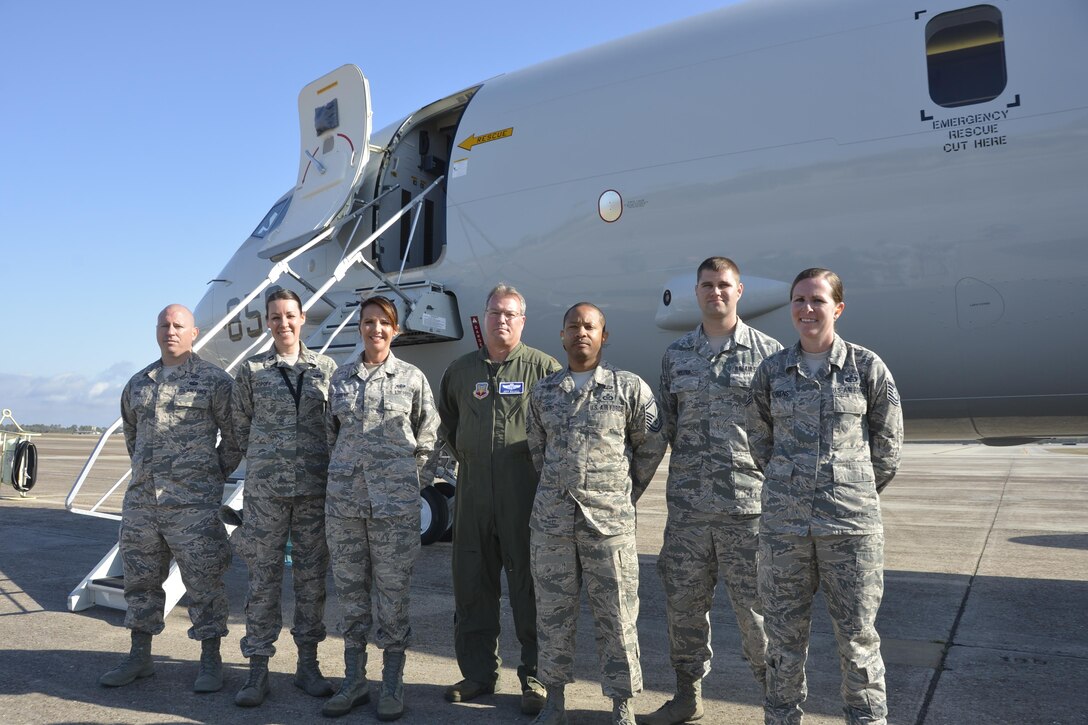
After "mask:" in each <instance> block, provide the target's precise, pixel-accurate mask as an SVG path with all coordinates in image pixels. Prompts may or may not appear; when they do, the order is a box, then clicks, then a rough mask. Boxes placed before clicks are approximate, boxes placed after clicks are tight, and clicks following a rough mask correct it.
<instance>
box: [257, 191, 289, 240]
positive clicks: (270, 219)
mask: <svg viewBox="0 0 1088 725" xmlns="http://www.w3.org/2000/svg"><path fill="white" fill-rule="evenodd" d="M289 206H291V197H290V196H289V197H287V198H286V199H281V200H280V201H277V202H276V203H275V204H273V205H272V208H271V209H269V210H268V213H267V214H265V215H264V219H261V223H260V224H258V225H257V228H256V229H254V230H253V234H251V235H250V236H253V237H257V239H264V238H265V237H266V236H268V233H269V232H270V231H272V230H273V229H275V228H276V227H278V226H279V225H280V222H282V221H283V218H284V217H285V216H286V215H287V207H289Z"/></svg>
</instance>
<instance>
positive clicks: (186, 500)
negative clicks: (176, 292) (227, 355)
mask: <svg viewBox="0 0 1088 725" xmlns="http://www.w3.org/2000/svg"><path fill="white" fill-rule="evenodd" d="M198 332H199V331H198V330H197V328H196V325H195V322H194V320H193V313H192V312H190V311H189V310H188V309H186V308H185V307H182V306H181V305H170V306H168V307H167V308H166V309H164V310H163V311H162V312H161V313H159V319H158V327H157V333H156V339H157V340H158V343H159V349H160V350H161V352H162V358H161V359H160V360H157V361H156V362H154V363H152V364H151V365H148V366H147V367H146V368H144V369H143V370H141V371H140V372H138V373H136V375H134V376H133V377H132V379H131V380H129V382H128V384H127V385H126V386H125V389H124V392H123V393H122V394H121V418H122V420H123V422H124V432H125V443H126V445H127V446H128V453H129V456H130V457H131V458H132V479H131V480H130V481H129V484H128V489H127V490H126V491H125V500H124V504H123V506H122V510H121V537H120V551H121V561H122V563H123V565H124V575H125V602H126V604H127V605H128V611H127V612H126V614H125V626H126V627H128V628H129V629H131V630H132V647H131V650H130V651H129V655H128V657H127V658H126V659H125V660H124V661H123V662H121V664H120V665H118V666H117V667H115V668H114V669H112V670H110V671H109V672H107V673H106V674H104V675H102V677H100V678H99V680H98V681H99V683H101V684H102V685H105V686H107V687H119V686H121V685H127V684H128V683H130V682H132V681H133V680H135V679H137V678H140V677H148V676H150V675H153V674H154V668H153V666H152V664H151V638H152V636H154V635H156V634H158V633H159V632H161V631H162V630H163V626H164V625H163V613H164V608H165V602H166V595H165V592H164V591H163V588H162V584H163V582H164V581H165V580H166V577H167V575H168V573H169V569H170V559H171V557H172V558H174V559H175V560H176V561H177V563H178V568H179V569H180V570H181V578H182V581H183V582H184V583H185V588H186V590H187V591H188V593H189V599H190V602H191V603H190V605H189V619H190V620H192V623H193V626H192V627H191V628H190V629H189V637H190V638H192V639H197V640H200V642H201V649H202V653H201V656H200V673H199V675H198V676H197V678H196V682H195V683H194V685H193V689H194V690H195V691H197V692H215V691H217V690H220V689H221V688H222V687H223V661H222V659H221V657H220V655H219V641H220V638H222V637H223V635H225V634H226V633H227V593H226V590H225V588H224V586H223V574H224V572H225V571H226V569H227V567H228V566H229V565H230V558H231V556H230V545H229V544H228V543H227V532H226V529H225V528H224V527H223V524H222V522H220V520H219V513H218V512H219V505H220V503H221V501H222V497H223V483H224V481H225V480H226V478H227V476H228V475H229V474H230V473H231V471H233V470H234V468H235V467H236V466H237V465H238V462H239V461H240V460H241V457H242V454H241V452H240V451H239V449H238V446H237V444H236V443H235V438H234V427H233V425H232V423H231V416H230V393H231V378H230V376H229V375H227V374H226V373H225V372H223V371H222V370H220V369H219V368H217V367H216V366H215V365H212V364H211V363H209V362H206V361H204V360H201V359H200V358H199V357H197V355H196V354H195V353H194V352H193V342H194V341H195V340H196V336H197V333H198ZM217 432H218V433H220V434H221V435H222V441H221V442H220V443H219V445H218V446H216V433H217Z"/></svg>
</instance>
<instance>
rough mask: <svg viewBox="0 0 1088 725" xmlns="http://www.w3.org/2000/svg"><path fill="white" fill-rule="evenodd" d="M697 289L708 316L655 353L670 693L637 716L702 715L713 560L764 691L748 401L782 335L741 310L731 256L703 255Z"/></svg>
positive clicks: (673, 718)
mask: <svg viewBox="0 0 1088 725" xmlns="http://www.w3.org/2000/svg"><path fill="white" fill-rule="evenodd" d="M696 274H697V276H696V286H695V295H696V299H697V301H698V302H699V307H700V309H701V310H702V317H703V321H702V323H700V325H699V326H698V327H696V328H695V329H694V330H693V331H691V332H689V333H688V334H687V335H684V336H683V337H681V338H680V339H679V340H677V341H676V342H674V343H673V344H672V345H670V346H669V348H668V349H667V350H666V351H665V356H664V358H663V359H662V361H661V388H660V396H659V397H660V400H661V410H662V416H663V417H664V420H665V437H666V438H667V439H668V441H669V443H670V444H671V446H672V455H671V457H670V458H669V479H668V485H667V495H666V498H667V501H668V507H669V518H668V522H667V523H666V525H665V541H664V544H663V545H662V547H661V555H660V556H659V557H658V560H657V570H658V573H659V574H660V575H661V581H662V583H663V584H664V588H665V596H666V601H665V603H666V614H667V618H668V631H669V654H670V661H671V663H672V666H673V669H674V670H675V671H676V695H675V696H674V697H673V699H671V700H669V701H668V702H666V703H665V704H664V705H663V706H662V707H661V708H660V709H659V710H657V711H656V712H654V713H653V714H651V715H647V716H643V717H640V718H639V720H640V722H641V723H643V725H674V723H681V722H686V721H688V720H690V719H696V718H699V717H701V716H702V714H703V706H702V687H701V685H702V679H703V677H705V676H706V675H707V674H708V673H709V672H710V659H711V657H712V656H713V650H712V649H711V646H710V612H711V607H712V604H713V602H714V589H715V586H716V585H717V583H718V576H719V572H720V574H721V576H722V578H723V579H724V580H725V587H726V591H727V592H728V594H729V599H730V602H731V603H732V605H733V612H734V613H735V614H736V617H737V626H738V628H739V629H740V636H741V649H742V652H743V654H744V659H745V660H746V661H747V662H748V665H749V666H750V667H751V668H752V672H753V674H754V675H755V679H756V682H757V683H758V685H759V689H760V692H762V691H763V679H764V672H765V670H766V665H765V663H764V658H765V655H766V647H767V637H766V635H765V634H764V633H763V615H762V614H761V612H762V608H761V607H760V605H759V591H758V589H757V584H756V549H757V547H758V544H759V511H760V508H759V497H760V491H761V489H762V487H763V475H762V474H761V473H760V472H759V470H757V469H756V467H755V464H754V463H753V461H752V456H751V454H750V453H749V452H748V435H747V433H746V431H745V421H744V415H745V413H744V410H745V408H744V405H745V401H746V399H747V397H748V392H749V385H750V384H751V380H752V376H753V375H754V374H755V371H756V368H758V367H759V364H760V363H761V362H763V359H764V358H765V357H767V356H768V355H771V354H773V353H775V352H778V351H779V350H781V349H782V346H781V345H780V344H779V343H778V341H777V340H775V339H773V338H771V337H768V336H767V335H764V334H763V333H761V332H759V331H758V330H755V329H753V328H751V327H749V326H748V325H746V324H744V322H743V321H742V320H741V319H740V318H739V317H738V316H737V302H738V301H739V300H740V298H741V295H742V294H743V292H744V285H743V284H742V283H741V282H740V272H739V270H738V269H737V266H736V264H735V263H734V262H733V261H732V260H730V259H728V258H726V257H710V258H709V259H706V260H704V261H703V263H702V264H700V265H699V268H698V270H697V273H696Z"/></svg>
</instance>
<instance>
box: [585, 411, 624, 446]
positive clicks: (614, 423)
mask: <svg viewBox="0 0 1088 725" xmlns="http://www.w3.org/2000/svg"><path fill="white" fill-rule="evenodd" d="M626 424H627V419H626V418H625V417H624V415H623V411H622V410H591V411H590V412H589V415H588V416H586V423H585V425H586V429H587V433H588V434H589V435H590V436H596V437H615V436H619V437H620V439H621V440H622V439H623V438H624V432H625V429H626Z"/></svg>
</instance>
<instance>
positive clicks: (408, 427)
mask: <svg viewBox="0 0 1088 725" xmlns="http://www.w3.org/2000/svg"><path fill="white" fill-rule="evenodd" d="M382 428H383V433H384V434H385V435H386V436H388V437H389V440H390V441H391V442H398V443H399V442H402V441H404V442H407V443H410V444H412V443H414V441H415V435H414V434H413V433H412V399H411V398H409V397H407V396H400V395H396V396H389V397H387V398H386V399H385V401H383V403H382Z"/></svg>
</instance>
